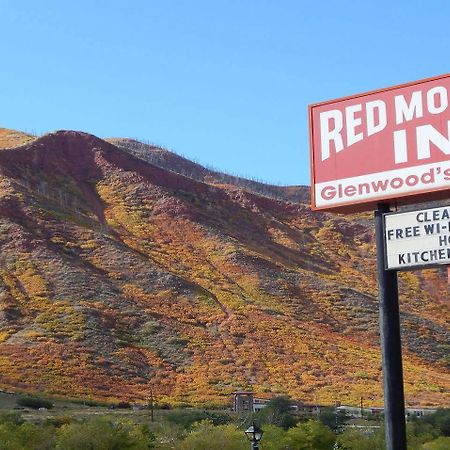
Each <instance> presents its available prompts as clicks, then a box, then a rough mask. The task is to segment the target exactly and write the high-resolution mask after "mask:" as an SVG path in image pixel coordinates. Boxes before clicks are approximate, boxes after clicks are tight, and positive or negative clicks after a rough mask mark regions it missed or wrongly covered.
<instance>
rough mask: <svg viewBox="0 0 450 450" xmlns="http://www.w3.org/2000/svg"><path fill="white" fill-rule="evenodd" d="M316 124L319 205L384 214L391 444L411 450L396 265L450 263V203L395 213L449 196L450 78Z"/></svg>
mask: <svg viewBox="0 0 450 450" xmlns="http://www.w3.org/2000/svg"><path fill="white" fill-rule="evenodd" d="M309 121H310V147H311V177H312V183H311V198H312V209H313V210H322V211H330V212H337V213H355V212H360V211H374V210H375V229H376V244H377V274H378V287H379V311H380V335H381V353H382V365H383V387H384V413H385V425H386V432H385V433H386V448H387V450H406V432H405V428H406V426H405V399H404V391H403V369H402V351H401V339H400V314H399V302H398V283H397V270H405V269H412V268H418V267H419V268H420V267H423V266H425V265H427V266H433V265H436V264H449V263H450V208H435V211H434V210H433V211H419V212H416V213H415V215H414V213H413V215H412V216H408V214H409V213H400V214H399V215H400V216H401V217H394V216H396V215H394V214H393V215H392V216H391V215H389V214H387V213H388V212H389V205H391V206H394V205H395V206H398V205H407V204H414V203H420V202H424V201H427V202H429V201H433V200H440V199H448V198H450V74H449V75H442V76H439V77H435V78H429V79H426V80H421V81H416V82H414V83H408V84H404V85H401V86H394V87H390V88H387V89H380V90H377V91H372V92H367V93H364V94H358V95H354V96H351V97H346V98H342V99H338V100H332V101H327V102H323V103H318V104H315V105H310V107H309ZM402 215H403V216H402ZM388 217H389V219H387V218H388ZM385 220H388V221H389V223H390V225H389V227H388V229H387V230H385ZM449 273H450V272H449Z"/></svg>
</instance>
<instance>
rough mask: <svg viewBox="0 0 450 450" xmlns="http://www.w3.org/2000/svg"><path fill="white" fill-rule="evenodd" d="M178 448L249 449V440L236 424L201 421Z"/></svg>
mask: <svg viewBox="0 0 450 450" xmlns="http://www.w3.org/2000/svg"><path fill="white" fill-rule="evenodd" d="M175 448H176V449H177V450H192V449H195V450H248V448H249V442H248V440H247V438H246V436H245V435H244V432H243V431H242V430H240V429H239V428H237V427H236V426H235V425H218V426H216V427H215V426H214V425H213V424H212V423H211V422H210V421H208V420H205V421H203V422H199V423H197V424H195V425H194V426H193V427H192V431H191V432H190V433H189V434H188V435H187V437H186V439H184V441H182V442H180V443H179V444H178V445H177V446H176V447H175Z"/></svg>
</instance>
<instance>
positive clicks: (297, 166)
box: [0, 0, 450, 184]
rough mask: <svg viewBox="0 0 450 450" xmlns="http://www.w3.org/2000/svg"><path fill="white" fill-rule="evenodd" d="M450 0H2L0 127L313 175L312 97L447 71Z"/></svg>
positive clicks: (243, 170) (304, 178)
mask: <svg viewBox="0 0 450 450" xmlns="http://www.w3.org/2000/svg"><path fill="white" fill-rule="evenodd" d="M449 19H450V3H449V2H447V1H439V0H438V1H431V2H424V1H415V0H412V1H396V2H392V1H384V0H382V1H377V2H373V1H370V2H369V1H358V2H356V1H350V0H340V1H337V0H336V1H321V2H319V1H302V0H298V1H294V0H292V1H288V0H278V1H275V0H271V1H269V0H228V1H226V0H209V1H207V0H203V1H200V0H191V1H188V0H185V1H181V0H178V1H177V0H173V1H171V0H166V1H164V0H160V1H152V0H147V1H145V0H128V1H126V2H125V1H114V0H109V1H105V0H90V1H86V0H77V1H61V0H60V1H57V0H54V1H50V0H40V1H35V0H0V43H1V49H2V58H1V62H0V126H3V127H8V128H15V129H20V130H25V131H32V132H35V133H43V132H47V131H52V130H56V129H75V130H83V131H87V132H90V133H93V134H96V135H98V136H100V137H109V136H121V137H134V138H138V139H142V140H146V141H151V142H154V143H157V144H160V145H163V146H165V147H167V148H171V149H173V150H175V151H177V152H178V153H181V154H183V155H185V156H187V157H189V158H191V159H195V160H197V161H199V162H201V163H203V164H207V165H212V166H215V167H217V168H219V169H222V170H225V171H228V172H231V173H236V174H240V175H244V176H251V177H255V178H260V179H263V180H266V181H268V182H274V183H281V184H309V182H310V180H309V143H308V123H307V105H308V104H310V103H315V102H319V101H322V100H328V99H332V98H337V97H342V96H346V95H350V94H355V93H358V92H364V91H368V90H373V89H377V88H381V87H387V86H390V85H394V84H399V83H403V82H408V81H413V80H416V79H421V78H426V77H430V76H434V75H440V74H444V73H448V72H450V63H449V62H448V61H449V56H450V33H449V32H448V21H449Z"/></svg>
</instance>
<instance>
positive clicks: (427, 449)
mask: <svg viewBox="0 0 450 450" xmlns="http://www.w3.org/2000/svg"><path fill="white" fill-rule="evenodd" d="M422 448H423V450H448V449H449V448H450V437H444V436H442V437H440V438H437V439H435V440H434V441H431V442H427V443H426V444H424V445H423V447H422Z"/></svg>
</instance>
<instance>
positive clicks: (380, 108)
mask: <svg viewBox="0 0 450 450" xmlns="http://www.w3.org/2000/svg"><path fill="white" fill-rule="evenodd" d="M375 111H377V112H378V123H375ZM366 118H367V136H372V134H375V133H378V132H379V131H382V130H384V129H385V128H386V125H387V114H386V103H384V102H383V101H382V100H374V101H373V102H367V103H366Z"/></svg>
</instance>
